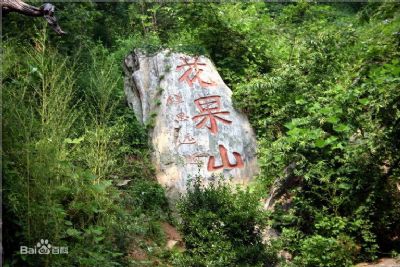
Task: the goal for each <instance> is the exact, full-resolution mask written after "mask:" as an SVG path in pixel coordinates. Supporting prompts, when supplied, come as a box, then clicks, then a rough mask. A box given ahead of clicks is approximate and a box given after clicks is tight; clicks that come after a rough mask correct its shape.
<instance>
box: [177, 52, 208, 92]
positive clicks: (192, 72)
mask: <svg viewBox="0 0 400 267" xmlns="http://www.w3.org/2000/svg"><path fill="white" fill-rule="evenodd" d="M181 59H182V60H183V62H184V64H182V65H179V66H177V67H176V69H177V70H181V69H183V68H185V67H189V68H188V69H187V70H186V71H185V72H184V73H183V74H182V76H181V77H180V78H179V81H180V82H182V81H186V82H187V83H188V84H189V86H190V87H193V83H194V82H195V81H198V82H199V84H200V86H201V87H209V86H215V85H216V84H215V82H213V81H211V82H206V81H204V80H202V79H201V74H202V73H203V71H204V66H206V63H200V62H198V61H199V59H198V58H197V57H196V58H195V59H194V61H193V62H191V63H190V62H188V59H187V58H184V57H181Z"/></svg>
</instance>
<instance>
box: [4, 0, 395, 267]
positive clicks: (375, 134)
mask: <svg viewBox="0 0 400 267" xmlns="http://www.w3.org/2000/svg"><path fill="white" fill-rule="evenodd" d="M32 2H33V3H36V4H38V3H39V2H40V1H32ZM56 6H57V14H56V15H57V17H58V18H59V22H60V25H61V26H62V28H63V29H64V30H65V31H67V32H68V33H69V34H68V35H66V36H63V37H60V36H56V35H55V34H54V33H53V32H51V30H49V29H48V27H47V26H46V23H45V22H44V21H43V20H42V19H40V18H36V19H32V18H28V17H24V16H22V15H19V14H9V15H7V16H6V17H5V18H3V45H2V85H3V87H2V97H3V104H2V108H3V129H2V131H3V133H2V134H3V140H2V141H3V150H2V154H3V177H4V179H3V180H4V181H3V185H4V199H3V202H4V216H3V218H4V227H5V228H6V229H8V230H7V234H6V235H5V237H4V247H5V255H6V264H8V265H9V266H25V265H28V266H62V265H63V266H118V265H119V266H145V265H147V264H151V261H148V262H138V261H136V260H134V259H132V258H130V257H128V256H127V255H129V251H130V249H132V247H134V248H137V247H140V248H142V249H144V250H146V251H147V252H148V253H149V254H150V255H152V256H154V257H157V258H158V257H159V258H162V261H163V263H164V261H165V263H167V262H169V263H171V264H175V265H178V266H179V265H181V266H246V264H247V265H248V266H262V265H263V264H264V265H268V264H271V263H272V262H273V258H274V257H272V256H271V255H273V254H274V253H275V251H280V250H285V251H288V252H290V253H291V254H292V255H293V261H292V263H286V264H287V265H294V266H351V264H352V263H355V262H358V261H363V260H372V259H375V258H377V257H384V256H396V255H398V254H399V253H400V251H399V248H400V243H399V242H400V239H399V236H400V192H399V189H398V188H399V187H400V178H399V177H400V168H399V165H400V164H399V161H400V153H399V146H400V141H399V136H400V111H399V105H400V90H399V81H400V77H399V74H400V61H399V59H398V58H399V46H400V33H399V28H400V16H399V4H398V3H335V4H320V3H311V2H298V3H282V4H280V3H230V4H215V3H191V2H185V3H146V2H138V3H135V4H132V3H93V2H90V1H87V2H83V3H57V4H56ZM139 47H140V48H142V49H145V50H146V51H147V52H149V53H152V52H155V51H157V50H159V49H161V48H167V47H168V48H171V49H173V50H176V51H184V52H187V53H191V54H205V55H208V56H210V58H211V59H212V60H213V61H214V62H215V64H216V66H217V68H218V70H219V71H220V73H221V75H222V77H223V79H224V81H225V82H226V83H227V84H228V85H229V86H230V87H231V88H232V90H233V93H234V95H233V96H234V101H235V105H236V107H237V108H238V109H240V110H241V111H243V113H245V114H246V115H247V116H248V117H249V119H250V121H251V124H252V125H253V127H254V129H255V131H256V134H257V139H258V143H259V162H260V166H261V172H260V175H259V177H258V178H257V179H256V182H255V184H254V188H255V190H253V191H251V193H250V192H248V191H240V190H239V191H235V190H233V189H230V188H229V187H228V186H226V185H224V184H218V183H216V184H214V186H213V187H211V188H210V189H206V188H203V187H201V186H200V185H199V184H198V183H196V182H195V183H194V184H193V186H194V187H192V190H191V191H189V193H188V195H187V196H186V197H184V198H183V199H182V201H181V202H180V205H179V206H178V207H179V209H178V210H179V211H180V216H181V218H180V219H181V221H182V222H181V229H182V232H183V234H184V241H185V242H186V246H187V247H186V251H185V252H184V253H183V254H180V253H177V254H176V255H171V254H169V253H164V251H162V250H163V249H161V247H163V246H164V241H165V240H163V237H162V232H161V231H160V228H159V226H158V223H159V221H164V220H169V219H170V214H169V211H168V204H167V202H166V199H165V196H164V189H163V188H161V187H160V186H158V185H157V184H156V183H155V182H154V171H153V167H152V166H151V164H150V156H149V155H150V153H151V148H150V147H149V145H148V137H147V132H146V128H145V127H143V126H142V125H140V124H139V123H138V122H137V121H136V119H135V118H134V116H133V114H132V113H131V111H129V109H128V108H127V107H126V105H125V102H124V96H123V90H122V88H123V84H122V78H123V72H122V65H121V64H122V59H123V57H124V56H125V55H126V54H127V53H128V52H129V51H130V50H132V49H133V48H139ZM291 163H293V164H295V170H294V175H296V177H298V181H299V182H298V184H297V185H296V186H295V187H293V188H288V189H287V193H286V195H285V196H284V199H281V200H279V201H278V203H277V205H276V206H275V209H274V211H273V212H270V213H269V214H267V215H268V217H267V216H264V214H262V213H261V212H260V211H259V205H258V203H257V199H259V198H261V197H266V196H267V194H268V193H269V188H270V187H271V185H272V184H273V183H274V182H275V183H276V180H277V179H279V177H282V176H283V175H284V169H285V167H286V166H288V165H289V164H291ZM124 180H131V181H130V182H128V183H127V185H124V186H119V185H118V184H119V183H121V182H122V181H124ZM221 222H222V224H223V225H222V224H221ZM216 223H220V225H218V226H216ZM266 224H272V226H273V227H274V228H275V229H277V230H278V231H279V232H280V233H281V236H280V238H278V239H277V240H276V241H274V242H273V243H272V244H271V246H272V247H273V249H272V248H271V247H268V248H266V247H264V246H263V245H262V244H261V241H260V235H259V233H257V232H253V231H250V230H251V229H254V226H255V225H257V227H260V228H259V229H261V228H262V227H263V226H265V225H266ZM44 238H47V239H49V240H50V241H51V242H52V243H53V244H55V245H59V246H68V247H69V254H68V255H67V256H61V255H48V256H45V257H43V256H24V255H20V254H19V253H18V251H19V246H20V245H28V246H33V245H34V244H36V242H37V241H38V240H40V239H44ZM149 240H152V241H151V242H150V241H149ZM172 254H175V252H173V253H172Z"/></svg>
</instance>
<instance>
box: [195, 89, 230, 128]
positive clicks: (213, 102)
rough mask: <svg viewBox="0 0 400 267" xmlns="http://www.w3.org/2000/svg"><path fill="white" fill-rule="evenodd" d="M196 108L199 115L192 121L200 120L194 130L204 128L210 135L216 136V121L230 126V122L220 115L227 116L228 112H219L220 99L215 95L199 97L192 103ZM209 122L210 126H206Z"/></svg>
mask: <svg viewBox="0 0 400 267" xmlns="http://www.w3.org/2000/svg"><path fill="white" fill-rule="evenodd" d="M194 103H195V104H196V106H197V108H198V109H199V111H200V114H199V115H196V116H194V117H193V118H192V120H194V121H196V120H200V122H199V123H198V124H197V125H196V128H203V127H204V126H206V127H207V128H208V129H210V131H211V133H213V134H216V133H217V132H218V126H217V120H219V121H221V122H222V123H224V124H231V123H232V121H230V120H227V119H224V118H222V117H221V116H222V115H229V111H220V110H221V97H220V96H217V95H212V96H205V97H200V98H198V99H196V100H195V101H194ZM208 121H210V126H208V125H206V124H207V122H208Z"/></svg>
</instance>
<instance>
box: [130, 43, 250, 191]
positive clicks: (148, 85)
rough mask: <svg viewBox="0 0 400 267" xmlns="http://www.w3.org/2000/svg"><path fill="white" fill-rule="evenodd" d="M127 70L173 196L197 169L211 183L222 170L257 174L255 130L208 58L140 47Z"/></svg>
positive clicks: (236, 177) (235, 175) (237, 177)
mask: <svg viewBox="0 0 400 267" xmlns="http://www.w3.org/2000/svg"><path fill="white" fill-rule="evenodd" d="M125 73H126V76H125V94H126V97H127V102H128V105H129V106H130V107H131V108H132V110H133V111H134V112H135V114H136V117H137V119H138V120H139V121H140V122H142V123H143V124H146V125H149V126H150V128H152V130H151V140H152V145H153V148H154V153H153V161H154V163H155V166H156V171H157V179H158V182H159V183H160V184H162V185H165V186H166V187H167V189H168V195H169V196H170V197H174V196H175V197H176V195H177V193H183V192H185V188H186V185H187V181H188V179H189V178H190V177H194V176H195V175H200V176H201V177H202V179H203V181H204V182H205V183H207V181H209V180H210V179H214V177H215V176H218V175H219V174H221V173H222V174H223V175H224V176H225V177H227V178H228V177H230V178H232V180H231V181H232V182H233V183H236V184H247V183H248V182H249V181H250V179H251V178H252V177H253V176H254V175H256V174H257V172H258V166H257V159H256V141H255V136H254V133H253V130H252V129H251V127H250V124H249V122H248V120H247V118H246V117H245V116H244V115H243V114H242V113H240V112H238V111H237V110H235V109H234V108H233V106H232V100H231V95H232V92H231V90H230V89H229V88H228V87H227V86H226V84H225V83H224V81H223V80H222V78H221V76H220V75H219V74H218V71H217V70H216V68H215V66H214V65H213V63H212V62H211V61H210V60H209V59H208V58H206V57H204V56H200V57H192V56H188V55H185V54H181V53H172V52H170V51H168V50H165V51H161V52H158V53H157V54H153V55H146V54H145V53H142V52H140V51H137V50H136V51H135V52H133V53H132V54H130V55H128V56H127V57H126V58H125Z"/></svg>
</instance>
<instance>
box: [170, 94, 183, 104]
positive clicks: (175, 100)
mask: <svg viewBox="0 0 400 267" xmlns="http://www.w3.org/2000/svg"><path fill="white" fill-rule="evenodd" d="M180 103H183V99H182V94H180V93H179V94H174V95H169V96H168V98H167V106H170V105H172V104H180Z"/></svg>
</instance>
